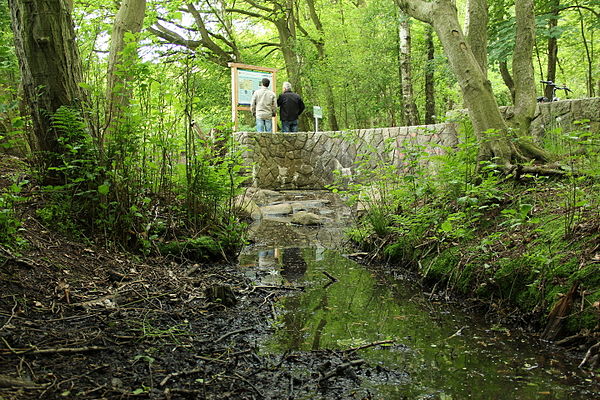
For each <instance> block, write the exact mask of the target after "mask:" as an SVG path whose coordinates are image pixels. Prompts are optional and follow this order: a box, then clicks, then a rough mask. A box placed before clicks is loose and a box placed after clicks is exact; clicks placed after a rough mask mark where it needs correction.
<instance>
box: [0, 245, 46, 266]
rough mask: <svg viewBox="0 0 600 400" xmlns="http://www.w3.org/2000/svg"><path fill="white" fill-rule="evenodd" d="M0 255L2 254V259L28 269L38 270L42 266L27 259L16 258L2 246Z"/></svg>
mask: <svg viewBox="0 0 600 400" xmlns="http://www.w3.org/2000/svg"><path fill="white" fill-rule="evenodd" d="M0 253H3V255H4V257H6V258H8V259H10V260H12V261H14V262H16V263H17V264H22V265H25V266H26V267H29V268H40V267H41V266H42V265H41V264H39V263H37V262H35V261H33V260H30V259H29V258H22V257H17V256H16V255H14V254H13V253H12V252H11V251H10V250H8V249H7V248H6V247H4V246H0Z"/></svg>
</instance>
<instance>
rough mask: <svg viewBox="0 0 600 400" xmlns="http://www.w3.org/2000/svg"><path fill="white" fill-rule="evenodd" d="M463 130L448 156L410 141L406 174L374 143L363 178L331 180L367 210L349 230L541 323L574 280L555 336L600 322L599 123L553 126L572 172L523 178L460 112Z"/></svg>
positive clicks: (445, 285) (441, 285)
mask: <svg viewBox="0 0 600 400" xmlns="http://www.w3.org/2000/svg"><path fill="white" fill-rule="evenodd" d="M459 131H460V136H461V137H460V141H459V143H460V144H458V145H457V147H456V148H446V149H444V155H441V156H440V155H435V154H433V153H435V152H431V153H432V154H430V152H428V151H426V149H424V148H423V147H422V146H419V145H418V144H416V143H407V144H405V146H406V147H405V148H404V149H401V152H402V153H403V154H405V155H407V157H406V158H405V159H404V160H403V161H402V164H401V165H400V170H401V172H400V173H398V172H397V171H398V168H397V167H390V164H389V163H388V162H385V161H382V157H381V156H380V155H378V156H377V157H374V156H372V155H371V154H368V153H365V154H364V155H363V157H365V158H364V160H363V161H362V162H361V164H359V165H357V169H356V170H357V176H356V180H355V181H354V183H351V184H347V183H340V185H337V186H335V187H334V188H333V190H334V191H336V192H340V193H342V194H343V195H344V196H345V198H347V199H348V201H349V203H350V204H351V205H353V206H354V207H355V208H356V210H357V212H358V213H359V215H360V218H359V219H358V220H357V221H356V224H355V225H354V226H353V227H352V228H351V229H349V230H348V236H349V237H350V238H351V239H352V240H353V241H354V242H356V243H357V244H358V245H360V246H362V247H363V249H365V250H367V251H369V252H371V253H372V254H373V256H374V257H378V258H380V259H384V260H387V261H388V262H390V263H391V264H396V265H405V266H407V267H408V268H413V269H414V270H417V271H418V272H419V273H420V275H421V276H422V277H423V280H424V281H425V282H429V283H430V284H431V285H432V286H435V287H436V289H437V290H443V291H452V292H454V293H459V294H462V295H464V296H468V297H477V298H479V299H487V301H488V302H489V303H490V304H491V305H492V306H494V308H496V309H497V310H514V309H515V307H516V308H517V309H519V310H520V315H521V316H523V315H527V316H529V318H528V321H529V322H532V323H534V325H536V324H537V326H538V328H542V327H543V326H544V325H545V324H546V323H548V322H550V321H549V315H550V313H551V311H552V310H553V308H554V307H555V305H556V304H557V303H559V302H560V301H561V299H563V298H564V297H565V295H566V294H567V293H568V292H569V290H570V289H572V288H575V289H576V290H575V291H574V295H573V296H572V298H571V299H569V300H570V301H571V307H570V309H569V312H568V313H567V314H566V315H562V316H561V330H560V332H554V334H555V337H553V339H554V338H556V336H559V335H560V336H565V335H570V334H575V333H577V332H580V331H585V330H593V329H597V328H598V320H599V319H598V316H599V314H598V311H599V308H600V307H599V304H600V273H599V272H600V271H599V270H600V233H599V232H600V211H599V210H600V204H599V203H600V196H599V195H598V193H600V191H599V189H600V185H599V182H598V173H599V171H600V163H599V162H598V160H599V159H598V154H600V145H599V142H598V139H599V137H598V134H597V133H595V134H594V133H591V132H589V131H588V130H587V129H586V127H585V124H583V123H582V129H581V130H580V131H576V132H570V133H569V134H562V133H560V132H553V133H552V135H554V139H553V143H554V145H555V146H554V148H553V151H554V152H555V153H557V154H560V155H561V164H562V165H564V168H565V170H566V172H567V173H566V175H565V177H564V178H563V179H548V178H546V177H543V176H533V175H526V176H520V177H519V179H518V180H517V179H516V178H515V177H511V176H509V177H507V176H504V175H502V174H500V173H499V172H498V171H497V170H496V168H495V165H494V164H493V163H489V162H488V163H485V164H481V165H477V161H476V156H477V149H478V145H479V144H478V143H477V142H476V141H475V138H474V136H473V134H472V132H471V128H470V126H469V125H468V123H466V122H465V121H461V123H460V129H459ZM556 135H558V138H559V139H557V136H556ZM363 165H368V166H369V168H364V169H362V168H361V167H362V166H363ZM477 170H478V173H476V171H477ZM356 182H360V183H356ZM372 182H376V183H372ZM563 320H564V321H563Z"/></svg>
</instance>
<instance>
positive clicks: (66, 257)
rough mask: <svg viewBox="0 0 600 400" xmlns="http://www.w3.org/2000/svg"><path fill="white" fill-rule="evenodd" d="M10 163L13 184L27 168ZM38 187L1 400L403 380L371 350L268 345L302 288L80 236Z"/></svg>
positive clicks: (0, 355)
mask: <svg viewBox="0 0 600 400" xmlns="http://www.w3.org/2000/svg"><path fill="white" fill-rule="evenodd" d="M0 171H2V172H1V174H0V175H1V176H0V186H1V187H7V186H8V185H10V184H11V182H12V181H13V178H12V176H14V175H15V174H21V173H22V167H21V166H20V165H19V163H18V161H17V160H15V159H11V158H5V157H3V158H0ZM37 190H38V189H37V188H36V187H35V186H33V185H29V186H26V187H24V193H22V194H21V195H22V197H23V200H22V201H20V202H19V203H18V211H19V215H18V217H19V219H20V220H21V223H22V226H21V227H20V231H19V236H20V237H21V238H22V240H23V242H24V244H25V245H24V246H20V247H19V250H18V251H17V250H13V249H11V248H8V247H2V246H0V400H9V399H11V400H12V399H34V398H35V399H37V398H47V399H55V398H82V399H88V398H89V399H123V398H150V399H184V398H190V399H284V398H287V399H302V398H322V399H371V398H377V397H376V395H374V394H372V393H370V392H369V390H368V389H365V388H364V386H361V381H364V380H376V381H377V380H379V381H384V380H389V379H390V378H391V379H394V378H398V379H401V378H402V377H400V376H396V375H398V374H400V373H401V372H398V371H392V370H388V369H386V368H385V367H382V366H381V365H371V364H370V363H368V362H366V361H365V360H363V359H361V358H360V357H359V355H358V354H357V350H359V348H348V349H346V350H338V351H333V350H318V351H293V352H287V353H284V354H266V353H263V352H261V351H260V347H261V346H260V344H261V341H262V340H263V339H264V338H265V337H267V336H268V335H270V334H271V333H272V332H273V329H274V327H273V321H274V319H275V313H276V311H275V309H274V304H275V303H276V302H277V299H278V298H280V297H282V296H286V295H288V294H290V293H292V292H294V291H296V290H302V288H301V287H294V286H291V287H290V286H267V285H262V286H261V285H259V286H257V285H256V284H253V283H252V282H251V280H250V279H249V278H248V277H247V276H245V275H244V274H243V273H242V272H241V271H240V269H239V268H237V267H235V266H233V265H217V264H195V263H192V262H182V261H178V260H174V259H172V258H167V257H148V258H142V257H140V256H136V255H133V254H130V253H125V252H119V251H115V249H108V248H105V247H102V246H97V245H93V244H91V243H86V241H83V240H82V241H75V240H73V239H69V238H67V237H66V236H64V235H60V234H58V233H56V232H53V231H52V230H51V229H48V228H47V227H46V226H44V225H43V224H42V223H41V222H40V219H39V218H38V217H37V215H36V209H38V208H39V207H40V206H41V205H42V204H40V203H39V202H40V201H41V200H40V197H39V196H37V194H36V191H37ZM230 289H231V292H230V291H229V290H230ZM230 294H233V295H230ZM385 344H386V345H389V343H385ZM378 345H379V344H378V343H371V344H368V345H366V346H378ZM364 347H365V346H361V347H360V348H364Z"/></svg>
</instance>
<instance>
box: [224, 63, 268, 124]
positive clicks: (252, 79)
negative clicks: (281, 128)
mask: <svg viewBox="0 0 600 400" xmlns="http://www.w3.org/2000/svg"><path fill="white" fill-rule="evenodd" d="M227 65H228V66H229V67H230V68H231V120H232V121H233V129H234V131H237V130H238V125H239V123H238V111H250V110H251V107H250V106H251V102H252V94H253V93H254V91H256V90H257V89H258V88H259V86H260V81H261V80H262V79H263V78H268V79H269V80H270V81H271V90H273V92H275V88H276V87H277V69H275V68H266V67H257V66H256V65H247V64H239V63H229V64H227ZM273 132H277V118H276V117H273Z"/></svg>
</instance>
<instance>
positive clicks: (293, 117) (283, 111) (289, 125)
mask: <svg viewBox="0 0 600 400" xmlns="http://www.w3.org/2000/svg"><path fill="white" fill-rule="evenodd" d="M277 105H278V106H279V116H280V117H281V131H282V132H298V116H299V115H300V114H302V111H304V102H303V101H302V98H301V97H300V96H299V95H298V94H297V93H294V92H292V84H291V83H289V82H283V93H281V94H280V95H279V97H278V98H277Z"/></svg>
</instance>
